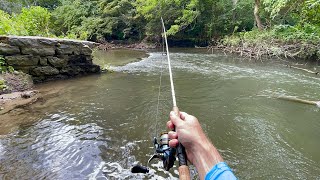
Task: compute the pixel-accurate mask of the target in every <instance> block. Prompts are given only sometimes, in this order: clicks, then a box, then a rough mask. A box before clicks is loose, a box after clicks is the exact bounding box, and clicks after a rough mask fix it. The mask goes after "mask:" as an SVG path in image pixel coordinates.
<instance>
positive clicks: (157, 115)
mask: <svg viewBox="0 0 320 180" xmlns="http://www.w3.org/2000/svg"><path fill="white" fill-rule="evenodd" d="M163 53H164V43H163V41H162V54H163ZM162 75H163V62H162V58H161V59H160V78H159V88H158V89H159V90H158V104H157V114H156V131H155V132H156V133H155V136H154V137H157V135H158V118H159V107H160V95H161V86H162Z"/></svg>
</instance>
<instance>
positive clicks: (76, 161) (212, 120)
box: [0, 50, 320, 179]
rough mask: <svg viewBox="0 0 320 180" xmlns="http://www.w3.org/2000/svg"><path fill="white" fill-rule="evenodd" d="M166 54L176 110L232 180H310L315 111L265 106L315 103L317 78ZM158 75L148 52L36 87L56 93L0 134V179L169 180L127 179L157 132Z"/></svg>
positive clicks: (166, 105)
mask: <svg viewBox="0 0 320 180" xmlns="http://www.w3.org/2000/svg"><path fill="white" fill-rule="evenodd" d="M100 53H101V56H100V57H108V58H110V57H112V55H110V56H109V54H108V53H106V54H104V52H100ZM118 53H120V54H123V57H124V59H126V60H127V57H133V55H128V56H126V55H125V54H126V53H127V52H126V51H119V52H118ZM129 54H130V53H129ZM171 56H172V59H173V62H172V63H173V64H172V66H173V67H174V69H173V71H174V77H175V84H176V91H177V100H178V105H179V107H180V109H182V110H183V111H186V112H188V113H189V114H194V115H195V116H197V117H198V118H199V120H200V122H201V124H202V126H203V128H204V130H205V131H206V133H207V134H208V136H209V137H210V139H211V140H212V141H213V142H214V143H215V145H216V146H217V147H218V148H219V150H220V152H222V155H223V157H224V159H225V160H226V161H227V162H228V163H229V164H230V166H231V167H232V168H233V169H234V171H235V173H236V175H237V176H238V177H239V178H240V179H317V178H319V174H320V166H319V164H320V155H319V153H318V150H319V149H320V143H319V141H318V139H319V137H320V131H319V130H318V129H319V128H320V121H319V108H317V107H313V106H306V105H303V104H296V103H292V102H287V101H280V100H277V99H274V98H273V97H274V96H276V95H290V96H298V97H301V98H305V99H311V100H319V99H320V96H319V93H318V90H319V88H320V80H319V78H318V77H316V76H312V75H309V74H305V73H302V72H298V71H295V70H292V69H289V68H285V66H284V65H283V64H282V63H277V62H275V61H266V62H263V63H261V62H252V61H251V62H248V61H249V60H243V59H239V58H237V57H233V56H224V55H220V54H206V53H195V52H190V51H189V52H188V53H185V52H184V51H182V50H180V51H179V50H176V51H173V52H172V55H171ZM139 57H140V56H139ZM116 59H118V58H117V56H115V58H114V59H113V60H108V59H105V60H103V61H104V62H109V61H110V62H112V61H116ZM132 61H134V62H132ZM118 63H119V64H118ZM161 67H162V68H161ZM166 68H167V65H166V61H165V56H162V54H161V53H158V52H151V53H150V56H149V57H146V58H143V59H142V60H139V61H136V59H134V58H133V60H130V63H128V62H125V63H121V62H117V63H110V69H112V70H113V71H114V73H111V74H102V75H98V76H89V77H83V78H79V79H73V80H68V81H59V82H52V83H49V84H44V85H40V86H39V87H38V88H39V89H40V90H41V89H42V88H50V87H56V86H61V87H63V88H62V90H61V93H59V96H58V97H55V98H53V100H52V101H48V102H47V103H45V104H44V106H45V107H44V108H40V109H38V111H37V112H38V114H39V115H38V116H34V121H33V123H26V124H24V125H22V126H20V127H19V128H18V129H16V130H14V131H13V132H12V133H10V134H7V135H3V136H1V138H0V178H1V179H24V178H27V179H30V178H31V179H32V178H34V179H44V178H45V179H90V178H91V179H166V178H168V179H176V178H177V177H178V175H177V173H178V172H177V171H176V170H175V169H176V168H174V169H173V170H171V171H170V172H165V171H164V170H163V169H162V168H161V164H160V163H157V162H154V164H152V165H151V173H150V174H148V175H139V174H138V175H137V174H135V175H133V174H131V173H130V168H131V166H132V164H134V163H137V162H139V163H143V164H145V163H146V161H147V159H148V158H149V156H150V155H151V154H152V153H153V149H152V143H151V142H152V138H153V137H154V136H157V134H158V133H160V132H161V131H165V130H166V128H165V123H166V121H167V120H168V114H169V111H170V109H171V97H170V90H169V78H168V74H167V72H166ZM161 69H162V70H163V73H164V75H163V82H162V84H163V86H162V87H161V97H160V108H159V110H160V115H159V118H158V120H156V108H157V96H158V87H159V73H160V71H161ZM26 116H30V114H26ZM29 118H30V117H29ZM192 172H193V176H195V177H196V173H195V171H194V170H192Z"/></svg>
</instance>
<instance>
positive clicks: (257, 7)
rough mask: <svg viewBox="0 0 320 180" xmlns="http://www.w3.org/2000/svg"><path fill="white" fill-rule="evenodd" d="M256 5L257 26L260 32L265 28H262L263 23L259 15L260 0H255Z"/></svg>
mask: <svg viewBox="0 0 320 180" xmlns="http://www.w3.org/2000/svg"><path fill="white" fill-rule="evenodd" d="M254 1H255V4H254V13H253V14H254V17H255V20H256V24H257V27H258V29H259V30H263V26H262V22H261V19H260V15H259V8H260V0H254Z"/></svg>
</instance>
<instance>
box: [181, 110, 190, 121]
mask: <svg viewBox="0 0 320 180" xmlns="http://www.w3.org/2000/svg"><path fill="white" fill-rule="evenodd" d="M188 115H189V114H187V113H185V112H180V118H181V119H182V120H185V119H186V117H187V116H188Z"/></svg>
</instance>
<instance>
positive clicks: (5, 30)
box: [0, 6, 52, 36]
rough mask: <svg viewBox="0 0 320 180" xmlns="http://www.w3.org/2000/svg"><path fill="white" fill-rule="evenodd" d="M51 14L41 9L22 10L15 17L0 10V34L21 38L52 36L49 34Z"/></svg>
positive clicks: (36, 7)
mask: <svg viewBox="0 0 320 180" xmlns="http://www.w3.org/2000/svg"><path fill="white" fill-rule="evenodd" d="M50 18H51V13H50V12H49V11H48V10H47V9H45V8H42V7H39V6H31V7H30V8H23V9H22V12H21V13H20V14H18V15H17V16H11V15H9V14H7V13H6V12H4V11H1V10H0V34H2V35H22V36H52V34H50V32H49V23H50Z"/></svg>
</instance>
